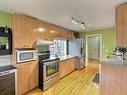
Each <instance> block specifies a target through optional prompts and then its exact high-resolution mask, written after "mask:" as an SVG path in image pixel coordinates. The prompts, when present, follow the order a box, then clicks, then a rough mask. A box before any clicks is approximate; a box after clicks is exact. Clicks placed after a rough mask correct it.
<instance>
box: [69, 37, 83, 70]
mask: <svg viewBox="0 0 127 95" xmlns="http://www.w3.org/2000/svg"><path fill="white" fill-rule="evenodd" d="M68 53H69V55H73V56H78V61H77V62H76V69H78V70H79V69H82V68H84V67H85V61H84V60H85V39H84V38H77V39H72V40H69V50H68Z"/></svg>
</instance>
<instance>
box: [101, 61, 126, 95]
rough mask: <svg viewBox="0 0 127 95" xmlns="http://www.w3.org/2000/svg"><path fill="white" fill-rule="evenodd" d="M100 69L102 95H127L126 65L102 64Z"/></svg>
mask: <svg viewBox="0 0 127 95" xmlns="http://www.w3.org/2000/svg"><path fill="white" fill-rule="evenodd" d="M100 67H101V68H100V78H101V79H100V95H127V67H126V65H124V64H122V63H121V64H108V63H102V64H101V66H100Z"/></svg>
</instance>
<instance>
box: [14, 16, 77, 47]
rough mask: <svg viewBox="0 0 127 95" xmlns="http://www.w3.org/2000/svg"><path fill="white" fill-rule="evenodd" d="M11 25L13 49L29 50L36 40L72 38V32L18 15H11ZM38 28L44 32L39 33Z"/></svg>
mask: <svg viewBox="0 0 127 95" xmlns="http://www.w3.org/2000/svg"><path fill="white" fill-rule="evenodd" d="M12 23H13V35H14V37H13V39H14V40H13V42H14V47H15V48H24V47H25V48H31V47H32V46H33V45H34V43H35V42H36V40H37V39H42V40H49V41H51V40H53V39H54V38H65V39H71V38H73V36H74V33H73V32H72V31H69V30H67V29H64V28H61V27H59V26H56V25H53V24H50V23H47V22H44V21H41V20H38V19H34V18H31V17H28V16H24V15H20V14H14V15H13V20H12ZM39 28H40V29H44V31H39ZM52 31H53V32H52Z"/></svg>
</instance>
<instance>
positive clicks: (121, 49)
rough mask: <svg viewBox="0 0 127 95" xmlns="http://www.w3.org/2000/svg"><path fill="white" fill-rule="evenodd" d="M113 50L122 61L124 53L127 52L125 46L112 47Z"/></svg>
mask: <svg viewBox="0 0 127 95" xmlns="http://www.w3.org/2000/svg"><path fill="white" fill-rule="evenodd" d="M114 52H116V55H118V56H120V57H121V58H120V59H121V60H122V62H123V61H124V60H125V53H126V52H127V46H122V47H117V48H115V49H114Z"/></svg>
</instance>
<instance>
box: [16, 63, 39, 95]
mask: <svg viewBox="0 0 127 95" xmlns="http://www.w3.org/2000/svg"><path fill="white" fill-rule="evenodd" d="M17 71H18V73H17V76H18V79H17V85H18V95H22V94H24V93H26V92H28V91H30V90H32V89H34V88H36V87H37V86H38V63H37V61H33V62H26V63H22V64H18V65H17Z"/></svg>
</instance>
